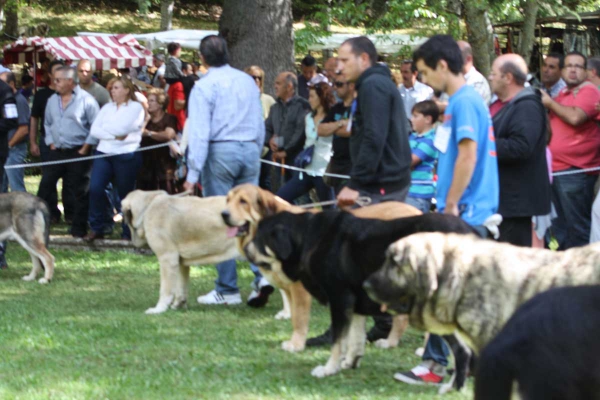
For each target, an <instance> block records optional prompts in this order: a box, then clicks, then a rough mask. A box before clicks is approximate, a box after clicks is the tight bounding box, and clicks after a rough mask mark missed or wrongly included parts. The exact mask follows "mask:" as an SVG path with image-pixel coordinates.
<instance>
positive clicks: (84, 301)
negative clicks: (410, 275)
mask: <svg viewBox="0 0 600 400" xmlns="http://www.w3.org/2000/svg"><path fill="white" fill-rule="evenodd" d="M51 251H52V252H53V254H54V255H55V257H56V274H55V278H54V281H53V282H52V283H51V284H49V285H40V284H38V283H36V282H23V281H21V279H20V278H21V276H23V275H26V274H27V273H28V272H29V269H30V268H31V264H30V260H29V256H28V255H27V253H26V252H25V251H24V250H23V249H21V248H20V247H19V246H18V245H17V244H12V243H11V244H10V245H9V251H8V255H7V258H8V263H9V266H10V268H9V269H8V270H3V271H0V309H1V311H0V316H1V317H0V321H1V323H0V399H3V400H10V399H61V400H62V399H86V400H87V399H111V400H112V399H199V398H202V399H204V398H211V399H212V398H228V399H229V398H232V399H280V398H286V399H292V398H293V399H334V398H345V399H346V398H348V399H382V398H383V399H392V398H394V399H430V398H437V397H438V396H437V394H436V389H435V388H425V387H411V386H408V385H404V384H401V383H398V382H396V381H394V380H393V379H392V374H393V373H394V372H396V371H398V370H405V369H409V368H411V367H413V366H414V365H415V364H416V363H418V361H419V359H418V358H417V357H416V356H414V354H413V353H414V350H415V348H417V347H419V346H421V343H422V334H421V333H420V332H416V331H414V330H409V332H408V333H407V335H406V336H405V337H404V338H403V341H402V343H401V346H400V348H397V349H393V350H381V349H376V348H374V347H372V346H368V347H367V351H366V355H365V357H364V359H363V363H362V365H361V367H360V368H359V369H357V370H352V371H344V372H342V373H341V374H340V375H337V376H334V377H330V378H326V379H324V380H317V379H316V378H313V377H311V376H310V371H311V369H312V368H313V367H315V366H316V365H319V364H323V363H325V361H326V360H327V358H328V355H329V353H328V350H327V349H318V350H315V349H309V350H306V351H304V352H302V353H298V354H289V353H286V352H284V351H283V350H281V349H280V343H281V342H282V341H283V340H286V339H288V338H289V336H290V334H291V326H290V322H289V321H276V320H275V319H274V318H273V315H274V314H275V313H276V312H277V311H278V310H279V309H280V308H281V299H280V296H279V295H274V296H273V297H272V301H271V302H269V304H268V305H267V306H266V308H264V309H251V308H249V307H247V306H245V305H241V306H233V307H224V308H223V307H214V306H213V307H209V306H200V305H198V304H197V303H196V301H195V298H196V297H197V296H198V295H200V294H204V293H206V292H208V291H209V290H211V289H212V287H213V280H214V278H215V277H216V271H215V269H214V268H213V267H211V266H207V267H197V268H193V269H192V274H191V275H192V276H191V285H190V293H189V302H190V305H189V308H188V309H187V310H181V311H169V312H167V313H165V314H162V315H158V316H147V315H145V314H144V310H146V309H147V308H149V307H152V306H154V305H155V303H156V301H157V296H158V287H159V272H158V263H157V261H156V258H155V257H152V256H141V255H134V254H128V253H95V252H73V251H59V250H52V249H51ZM238 267H239V268H238V271H239V284H240V288H241V289H242V295H243V296H244V298H245V297H246V296H247V295H248V293H249V290H250V289H249V285H250V282H251V280H252V274H251V272H250V270H249V269H248V268H247V267H246V264H242V263H240V264H239V265H238ZM327 325H328V312H327V310H326V308H324V307H322V306H320V305H316V304H315V305H314V306H313V313H312V316H311V329H310V333H311V334H313V335H314V334H318V333H321V332H322V331H323V330H324V329H325V328H326V327H327ZM471 391H472V385H471V384H470V386H469V388H468V390H467V392H465V393H464V394H459V393H451V394H449V395H447V396H445V397H444V399H448V400H455V399H467V398H471V397H472V396H471V395H470V393H471Z"/></svg>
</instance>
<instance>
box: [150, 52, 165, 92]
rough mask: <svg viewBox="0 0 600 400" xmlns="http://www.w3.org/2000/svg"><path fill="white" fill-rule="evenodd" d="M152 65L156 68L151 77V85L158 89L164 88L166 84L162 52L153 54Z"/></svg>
mask: <svg viewBox="0 0 600 400" xmlns="http://www.w3.org/2000/svg"><path fill="white" fill-rule="evenodd" d="M154 65H155V66H156V67H157V68H158V69H157V70H156V72H155V73H154V76H153V77H152V86H154V87H155V88H159V89H164V88H165V86H166V85H167V81H165V69H166V68H167V66H166V65H165V56H164V55H163V54H155V55H154Z"/></svg>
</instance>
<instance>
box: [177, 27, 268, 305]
mask: <svg viewBox="0 0 600 400" xmlns="http://www.w3.org/2000/svg"><path fill="white" fill-rule="evenodd" d="M200 56H201V59H202V64H203V65H206V66H207V67H208V72H207V73H206V75H204V77H203V78H202V79H201V80H200V81H198V83H197V84H196V85H195V86H194V88H193V89H192V92H191V94H190V100H189V101H190V105H189V108H188V111H189V115H188V120H187V121H188V122H187V124H188V126H189V145H188V175H187V178H186V182H185V184H184V188H185V189H186V190H193V188H194V186H195V184H196V183H197V182H198V180H199V178H200V172H202V178H201V179H202V190H203V194H204V196H205V197H208V196H219V195H226V194H227V192H229V190H230V189H231V188H233V187H234V186H237V185H240V184H242V183H252V184H254V185H258V176H259V174H260V153H261V151H262V147H263V143H264V137H265V124H264V121H263V113H262V107H261V102H260V91H259V90H258V87H257V86H256V84H255V83H254V80H253V79H252V78H251V77H250V75H248V74H246V73H244V72H242V71H240V70H237V69H235V68H232V67H230V66H229V64H228V63H229V53H228V51H227V43H226V42H225V39H223V38H222V37H220V36H215V35H210V36H207V37H205V38H204V39H202V41H201V42H200ZM253 270H254V271H255V275H256V280H255V286H256V288H257V289H259V290H258V295H260V294H262V293H264V294H265V295H264V296H262V297H260V296H259V297H258V298H252V299H250V300H254V301H259V303H261V304H259V305H264V304H265V303H266V296H267V295H268V294H270V293H271V292H272V291H273V287H272V286H270V285H268V284H267V282H266V281H265V280H264V279H261V278H262V277H261V276H260V273H259V272H258V269H256V268H253ZM217 272H218V274H219V276H218V278H217V280H216V282H215V283H216V287H215V290H213V291H211V292H210V293H208V294H206V295H204V296H200V297H198V302H199V303H200V304H225V305H232V304H239V303H241V302H242V301H241V297H240V291H239V289H238V287H237V272H236V263H235V260H229V261H225V262H222V263H220V264H218V265H217ZM262 289H264V290H262ZM251 303H253V302H251ZM251 305H252V304H251Z"/></svg>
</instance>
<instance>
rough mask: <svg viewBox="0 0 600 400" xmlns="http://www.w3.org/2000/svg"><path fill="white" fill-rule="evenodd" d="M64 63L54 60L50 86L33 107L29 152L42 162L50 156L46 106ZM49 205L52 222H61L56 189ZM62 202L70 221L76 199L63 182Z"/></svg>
mask: <svg viewBox="0 0 600 400" xmlns="http://www.w3.org/2000/svg"><path fill="white" fill-rule="evenodd" d="M63 65H64V63H63V62H62V61H59V60H54V61H52V62H51V63H50V66H49V67H48V70H49V71H50V72H49V75H50V85H49V86H48V87H45V88H40V89H39V90H38V91H37V92H36V93H35V96H34V97H33V106H32V107H31V122H30V123H29V151H30V152H31V155H32V156H34V157H41V158H42V161H48V156H49V154H50V148H49V147H48V145H46V141H45V139H44V138H45V136H46V132H45V130H44V115H45V113H46V104H48V99H49V98H50V96H52V95H53V94H54V93H56V92H55V91H54V72H55V71H56V70H57V69H58V68H60V67H62V66H63ZM38 131H39V132H40V137H41V139H39V145H38ZM42 200H44V201H45V202H46V204H48V208H49V210H50V215H51V219H52V222H54V223H56V222H58V221H60V210H59V209H58V194H57V193H56V189H55V190H54V191H53V192H51V193H50V194H49V196H48V197H47V198H45V199H42ZM62 200H63V206H64V208H65V220H70V219H71V218H70V217H71V215H72V214H71V212H72V210H73V208H74V206H73V203H74V201H75V198H74V196H73V194H72V191H71V190H70V188H68V187H66V186H65V185H64V182H63V189H62Z"/></svg>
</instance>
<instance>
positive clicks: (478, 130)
mask: <svg viewBox="0 0 600 400" xmlns="http://www.w3.org/2000/svg"><path fill="white" fill-rule="evenodd" d="M413 59H414V62H415V64H416V66H417V70H418V71H419V72H420V73H421V76H422V78H423V83H425V84H427V85H429V86H431V87H432V88H433V89H434V90H437V91H440V92H444V93H447V94H448V95H449V96H450V100H449V102H448V106H447V107H446V110H445V112H444V122H443V123H442V125H441V126H439V127H438V128H437V130H436V132H435V139H434V145H435V147H436V149H437V150H438V151H439V152H440V155H439V159H438V166H437V174H438V180H437V191H436V195H435V199H436V202H437V208H438V211H439V212H441V213H445V214H451V215H456V216H460V217H461V218H462V219H463V220H464V221H466V222H467V223H468V224H470V225H471V226H473V227H474V228H475V230H477V231H478V232H479V233H480V234H481V235H482V236H486V229H485V227H483V226H482V224H483V223H484V221H485V220H486V219H487V218H489V217H490V216H492V215H493V214H494V213H496V211H497V209H498V202H499V198H500V196H499V193H500V189H499V182H498V162H497V159H496V144H495V138H494V129H493V125H492V119H491V117H490V113H489V110H488V108H487V106H486V105H485V102H484V100H483V98H482V97H481V95H480V94H479V93H477V92H476V91H475V89H474V88H473V87H472V86H469V85H467V84H466V80H465V77H464V75H463V73H462V67H463V62H464V61H463V58H462V54H461V50H460V48H459V47H458V44H457V43H456V42H455V41H454V39H452V37H451V36H448V35H435V36H433V37H431V38H430V39H429V40H428V41H427V42H425V43H424V44H423V45H422V46H421V47H419V48H418V49H417V50H416V51H415V53H414V55H413ZM448 355H449V350H448V348H447V346H446V345H445V343H444V341H443V339H442V338H441V337H439V336H438V335H433V334H431V335H430V336H429V341H428V342H427V346H426V348H425V353H424V354H423V357H422V362H421V364H419V365H418V366H416V367H415V368H413V369H411V370H410V371H405V372H399V373H397V374H395V375H394V378H395V379H397V380H399V381H402V382H405V383H409V384H419V385H422V384H436V385H439V384H441V383H442V381H443V379H444V374H445V372H446V366H447V365H448Z"/></svg>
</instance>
